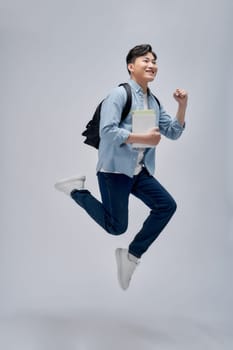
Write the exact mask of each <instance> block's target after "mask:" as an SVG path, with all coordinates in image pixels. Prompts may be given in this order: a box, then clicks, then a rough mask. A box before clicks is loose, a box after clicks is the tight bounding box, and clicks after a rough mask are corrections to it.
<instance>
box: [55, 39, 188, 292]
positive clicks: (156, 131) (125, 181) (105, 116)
mask: <svg viewBox="0 0 233 350" xmlns="http://www.w3.org/2000/svg"><path fill="white" fill-rule="evenodd" d="M156 60H157V56H156V54H155V53H154V52H153V51H152V48H151V46H150V45H138V46H136V47H134V48H132V49H131V50H130V51H129V53H128V55H127V57H126V62H127V69H128V72H129V74H130V80H129V85H130V87H131V91H132V106H131V111H130V113H129V115H128V116H127V117H126V119H125V120H124V121H122V122H121V112H122V109H123V107H124V106H125V103H126V97H127V96H126V92H125V90H124V88H123V87H122V86H121V87H117V88H115V89H113V91H112V92H111V93H110V94H109V95H108V97H107V98H106V99H105V100H104V102H103V104H102V108H101V121H100V138H101V139H100V146H99V152H98V163H97V176H98V182H99V189H100V193H101V198H102V202H100V201H98V200H97V199H96V198H94V197H93V196H92V195H91V193H90V192H89V191H88V190H87V189H85V186H84V182H85V176H81V177H73V178H69V179H64V180H61V181H59V182H58V183H56V185H55V187H56V188H57V189H58V190H60V191H62V192H64V193H66V194H68V195H70V196H71V197H72V198H73V199H74V200H75V202H76V203H77V204H79V205H80V206H81V207H82V208H83V209H84V210H86V212H87V213H88V214H89V215H90V216H91V217H92V218H93V219H94V220H95V221H96V222H97V223H98V224H99V225H100V226H101V227H102V228H103V229H104V230H106V231H107V232H108V233H110V234H113V235H120V234H122V233H124V232H125V231H126V230H127V226H128V204H129V195H130V194H133V195H134V196H136V197H137V198H139V199H140V200H142V201H143V202H144V203H145V204H146V205H147V206H148V207H149V209H150V214H149V216H148V217H147V219H146V220H145V222H144V223H143V225H142V227H141V229H140V231H139V232H138V233H137V234H136V236H135V237H134V239H133V240H132V242H131V243H130V244H129V247H128V248H127V249H123V248H117V249H116V252H115V254H116V262H117V271H118V280H119V284H120V286H121V288H122V289H124V290H125V289H127V288H128V286H129V283H130V280H131V277H132V274H133V272H134V270H135V268H136V266H137V265H138V263H139V259H140V258H141V256H142V255H143V254H144V253H145V252H146V251H147V249H148V248H149V247H150V245H151V244H152V243H153V242H154V240H155V239H156V238H157V237H158V235H159V234H160V233H161V231H162V230H163V229H164V227H165V226H166V225H167V223H168V222H169V220H170V219H171V217H172V216H173V214H174V212H175V210H176V202H175V201H174V199H173V198H172V197H171V195H170V194H169V193H168V192H167V191H166V190H165V188H164V187H162V185H161V184H160V183H159V182H158V181H157V180H156V179H155V178H154V177H153V173H154V170H155V149H156V147H155V146H157V145H158V144H159V142H160V139H161V135H164V136H166V137H168V138H170V139H174V140H175V139H177V138H178V137H180V135H181V134H182V132H183V129H184V119H185V111H186V107H187V99H188V97H187V92H186V91H185V90H182V89H176V91H175V92H174V94H173V96H174V98H175V100H176V101H177V102H178V109H177V113H176V117H174V118H171V117H170V116H169V115H168V114H167V113H166V111H165V110H164V108H163V107H162V106H159V104H158V102H157V101H156V99H155V98H154V96H153V95H152V94H151V92H150V90H149V88H148V83H150V82H151V81H153V80H154V78H155V76H156V73H157V70H158V66H157V62H156ZM145 109H150V110H153V111H154V112H155V126H154V127H153V128H151V129H150V130H149V131H147V132H145V133H133V132H132V112H133V111H135V110H145ZM134 143H137V144H146V145H149V147H146V148H143V147H139V148H135V147H134V146H133V144H134ZM150 145H151V147H150Z"/></svg>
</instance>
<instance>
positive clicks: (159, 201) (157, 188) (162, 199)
mask: <svg viewBox="0 0 233 350" xmlns="http://www.w3.org/2000/svg"><path fill="white" fill-rule="evenodd" d="M132 194H133V195H135V196H136V197H137V198H139V199H141V200H142V201H143V202H144V203H145V204H146V205H147V206H148V207H149V208H150V209H151V212H150V215H149V216H148V217H147V219H146V220H145V222H144V223H143V226H142V228H141V230H140V231H139V233H138V234H137V235H136V236H135V238H134V240H133V241H132V243H131V244H130V245H129V252H130V253H131V254H132V255H134V256H136V257H137V258H140V257H141V256H142V254H143V253H145V252H146V250H147V249H148V248H149V246H150V245H151V244H152V243H153V242H154V240H155V239H156V238H157V237H158V235H159V234H160V233H161V231H162V230H163V229H164V227H165V226H166V225H167V223H168V222H169V220H170V219H171V217H172V216H173V214H174V213H175V211H176V202H175V201H174V199H173V198H172V196H171V195H170V194H169V193H168V192H167V191H166V190H165V188H164V187H163V186H162V185H161V184H160V183H159V182H158V181H157V180H156V179H155V178H154V177H153V176H151V175H149V174H148V172H147V171H146V169H143V170H142V172H141V173H140V174H139V175H137V176H136V177H135V182H134V186H133V188H132Z"/></svg>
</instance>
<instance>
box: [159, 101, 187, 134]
mask: <svg viewBox="0 0 233 350" xmlns="http://www.w3.org/2000/svg"><path fill="white" fill-rule="evenodd" d="M184 128H185V124H184V125H181V124H180V122H179V121H178V119H177V118H176V117H174V118H172V117H171V116H170V115H169V114H167V112H166V111H165V109H164V108H163V106H161V107H160V116H159V129H160V132H161V134H162V135H164V136H166V137H168V138H169V139H172V140H176V139H178V138H179V137H180V136H181V134H182V132H183V130H184Z"/></svg>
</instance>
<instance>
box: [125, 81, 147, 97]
mask: <svg viewBox="0 0 233 350" xmlns="http://www.w3.org/2000/svg"><path fill="white" fill-rule="evenodd" d="M128 83H129V84H130V86H131V87H132V88H133V89H134V90H135V91H136V92H139V91H140V92H142V93H143V90H142V88H141V86H140V85H139V84H138V83H136V81H135V80H133V79H130V80H129V82H128ZM147 94H148V95H150V94H151V92H150V89H149V88H147Z"/></svg>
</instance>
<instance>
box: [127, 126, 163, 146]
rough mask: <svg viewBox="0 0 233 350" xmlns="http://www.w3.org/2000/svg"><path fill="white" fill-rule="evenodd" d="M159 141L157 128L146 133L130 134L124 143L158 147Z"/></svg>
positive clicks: (159, 136)
mask: <svg viewBox="0 0 233 350" xmlns="http://www.w3.org/2000/svg"><path fill="white" fill-rule="evenodd" d="M160 140H161V134H160V132H159V128H158V127H154V128H152V129H149V130H148V131H147V132H146V133H139V134H136V133H131V134H130V135H129V137H128V139H127V140H126V143H141V144H146V145H151V146H156V145H158V143H159V141H160Z"/></svg>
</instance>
